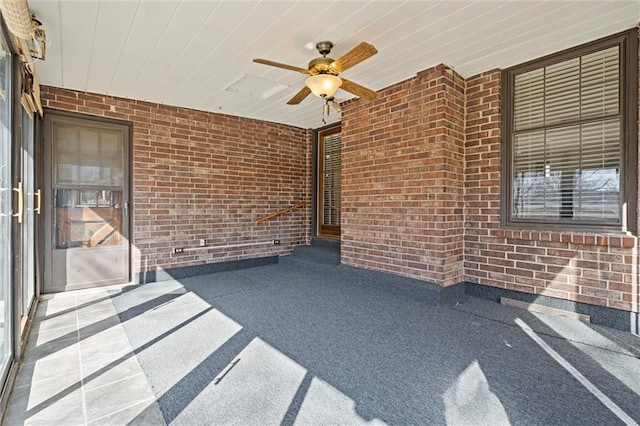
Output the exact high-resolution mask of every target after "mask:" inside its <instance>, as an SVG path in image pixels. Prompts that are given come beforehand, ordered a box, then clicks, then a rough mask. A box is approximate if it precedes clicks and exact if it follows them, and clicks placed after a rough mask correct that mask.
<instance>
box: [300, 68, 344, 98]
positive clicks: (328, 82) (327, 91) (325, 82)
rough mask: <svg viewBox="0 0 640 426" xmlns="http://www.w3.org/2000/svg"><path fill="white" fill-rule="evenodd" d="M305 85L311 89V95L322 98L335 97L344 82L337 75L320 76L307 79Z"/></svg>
mask: <svg viewBox="0 0 640 426" xmlns="http://www.w3.org/2000/svg"><path fill="white" fill-rule="evenodd" d="M304 84H305V85H306V86H307V87H308V88H309V89H311V93H313V94H314V95H316V96H318V97H320V98H322V97H331V96H333V94H334V93H336V90H338V88H339V87H340V86H341V85H342V80H341V79H340V78H339V77H336V76H335V75H331V74H318V75H313V76H311V77H309V78H307V80H306V81H305V82H304Z"/></svg>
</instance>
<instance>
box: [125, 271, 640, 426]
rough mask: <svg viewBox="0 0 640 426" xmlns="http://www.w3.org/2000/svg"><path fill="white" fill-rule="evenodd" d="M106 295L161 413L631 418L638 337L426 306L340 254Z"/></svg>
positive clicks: (310, 420) (182, 416)
mask: <svg viewBox="0 0 640 426" xmlns="http://www.w3.org/2000/svg"><path fill="white" fill-rule="evenodd" d="M385 279H387V277H385ZM180 289H183V290H184V294H180ZM166 294H173V295H177V297H175V298H171V301H170V303H165V304H161V305H154V307H153V308H152V309H149V305H148V304H147V303H148V301H150V300H159V298H161V297H163V295H166ZM113 303H114V305H115V306H116V308H117V310H118V311H119V312H121V315H120V318H121V320H122V321H123V325H124V327H125V330H126V332H127V335H128V337H129V340H130V341H131V343H132V346H133V347H134V348H138V349H137V350H136V355H137V358H138V360H139V362H140V365H141V366H142V368H143V370H144V372H145V374H146V375H147V379H148V381H149V382H150V384H151V385H152V388H153V391H154V393H155V395H156V398H157V401H158V404H159V406H160V409H161V410H162V413H163V415H164V418H165V421H166V422H167V423H175V424H214V423H215V424H229V423H234V424H256V423H261V424H264V423H282V424H293V423H297V424H318V423H322V424H324V423H334V424H335V423H338V424H357V423H365V422H381V423H390V424H508V423H526V424H547V425H548V424H582V425H588V424H593V425H602V424H617V423H624V422H627V423H629V422H634V421H635V422H639V421H640V360H639V359H638V353H639V352H637V351H638V349H639V348H640V344H638V343H637V338H635V337H630V335H628V334H625V333H621V332H616V331H612V332H611V333H610V334H609V335H605V334H604V333H600V332H599V331H598V328H597V327H590V326H586V325H584V324H582V323H579V322H577V321H574V320H568V319H566V318H549V317H545V316H542V315H537V314H531V313H528V312H524V311H520V310H516V309H513V308H508V307H504V306H500V305H498V304H496V303H492V302H488V301H485V300H479V299H474V298H467V299H466V301H465V302H464V303H462V304H460V305H458V306H455V307H450V308H449V307H434V306H430V305H428V304H426V303H425V302H424V301H422V300H421V299H420V297H416V295H415V294H414V293H413V292H412V293H403V292H402V291H398V289H397V288H391V287H389V286H385V285H384V283H382V282H377V281H376V278H375V274H371V273H363V274H358V273H357V271H354V270H353V268H342V267H334V268H324V269H319V268H315V269H309V270H305V269H304V268H299V267H296V266H295V265H286V264H279V265H272V266H263V267H259V268H252V269H247V270H240V271H235V272H224V273H219V274H212V275H207V276H200V277H193V278H187V279H183V280H181V281H180V282H175V281H167V282H159V283H152V284H147V285H143V286H139V287H132V288H130V289H129V291H127V292H126V293H125V294H123V295H121V296H118V297H114V299H113ZM190 318H191V320H189V319H190ZM178 324H182V325H181V326H180V327H177V325H178ZM159 336H162V338H160V339H158V337H159ZM632 424H633V423H632Z"/></svg>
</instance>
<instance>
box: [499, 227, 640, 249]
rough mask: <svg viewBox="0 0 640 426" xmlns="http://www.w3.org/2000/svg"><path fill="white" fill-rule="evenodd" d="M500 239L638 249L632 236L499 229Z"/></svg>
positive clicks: (635, 239)
mask: <svg viewBox="0 0 640 426" xmlns="http://www.w3.org/2000/svg"><path fill="white" fill-rule="evenodd" d="M494 233H495V236H496V237H498V238H511V239H514V240H524V241H549V242H558V243H572V244H584V245H592V246H608V247H625V248H632V247H636V243H637V238H636V237H634V236H631V235H611V234H596V233H583V232H556V231H525V230H518V229H497V230H495V231H494Z"/></svg>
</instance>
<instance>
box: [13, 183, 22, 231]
mask: <svg viewBox="0 0 640 426" xmlns="http://www.w3.org/2000/svg"><path fill="white" fill-rule="evenodd" d="M13 190H14V191H15V192H17V193H18V213H15V214H14V215H13V217H17V218H18V223H22V212H23V208H24V192H23V191H22V182H18V187H17V188H13Z"/></svg>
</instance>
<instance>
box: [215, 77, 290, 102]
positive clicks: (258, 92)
mask: <svg viewBox="0 0 640 426" xmlns="http://www.w3.org/2000/svg"><path fill="white" fill-rule="evenodd" d="M287 87H289V86H286V85H284V84H279V83H276V82H275V81H271V80H267V79H264V78H260V77H256V76H253V75H249V74H243V75H242V76H240V78H238V79H236V80H234V81H233V83H231V84H230V85H229V86H227V88H226V89H225V90H226V91H228V92H233V93H241V94H243V95H250V96H254V97H256V98H260V99H269V98H270V97H271V96H273V95H275V94H276V93H278V92H280V91H282V90H284V89H286V88H287Z"/></svg>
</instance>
